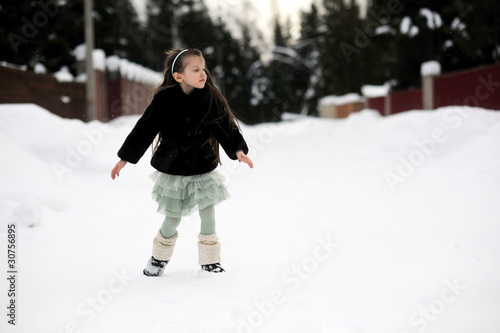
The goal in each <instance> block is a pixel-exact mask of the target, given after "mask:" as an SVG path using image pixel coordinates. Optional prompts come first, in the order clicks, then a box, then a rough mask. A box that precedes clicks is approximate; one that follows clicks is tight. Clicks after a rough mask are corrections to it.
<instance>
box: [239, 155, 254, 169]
mask: <svg viewBox="0 0 500 333" xmlns="http://www.w3.org/2000/svg"><path fill="white" fill-rule="evenodd" d="M236 156H237V157H238V161H240V162H245V163H246V164H248V166H249V167H250V169H252V168H253V162H252V160H251V159H250V157H248V156H247V155H245V153H244V152H243V150H238V151H237V152H236Z"/></svg>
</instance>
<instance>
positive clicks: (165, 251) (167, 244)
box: [153, 230, 178, 260]
mask: <svg viewBox="0 0 500 333" xmlns="http://www.w3.org/2000/svg"><path fill="white" fill-rule="evenodd" d="M177 235H178V234H177V232H176V233H175V235H173V236H172V237H170V238H164V237H163V236H162V234H161V230H158V234H157V235H156V236H155V238H154V239H153V257H154V258H155V259H157V260H170V258H172V255H173V254H174V247H175V242H176V241H177Z"/></svg>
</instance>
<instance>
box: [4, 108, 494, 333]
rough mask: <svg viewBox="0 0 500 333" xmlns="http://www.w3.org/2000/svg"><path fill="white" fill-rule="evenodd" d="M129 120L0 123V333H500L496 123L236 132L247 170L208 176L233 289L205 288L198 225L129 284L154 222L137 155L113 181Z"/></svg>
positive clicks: (383, 123) (371, 117)
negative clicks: (216, 186)
mask: <svg viewBox="0 0 500 333" xmlns="http://www.w3.org/2000/svg"><path fill="white" fill-rule="evenodd" d="M137 119H138V117H137V116H128V117H121V118H119V119H117V120H114V121H112V122H111V123H109V124H102V123H98V122H90V123H83V122H80V121H77V120H68V119H61V118H59V117H57V116H55V115H53V114H51V113H49V112H48V111H46V110H44V109H41V108H40V107H38V106H36V105H29V104H28V105H1V106H0V142H1V147H2V153H3V158H2V164H1V166H0V170H1V172H0V179H1V184H2V187H1V188H0V207H1V210H0V211H1V213H0V215H1V221H2V225H1V226H0V239H1V240H2V242H1V244H2V247H3V249H2V251H3V253H4V254H5V253H6V245H5V244H7V243H6V242H5V241H6V240H7V239H8V236H7V225H16V227H17V234H16V235H17V239H16V241H17V258H16V260H17V269H18V274H17V285H16V288H17V293H16V297H15V301H16V306H17V308H16V314H17V317H16V318H17V319H16V328H17V330H14V327H13V326H12V325H9V324H8V323H7V319H9V318H8V317H5V314H7V313H8V309H6V307H4V312H5V313H4V319H3V320H2V323H1V324H0V325H1V326H2V332H3V331H6V330H7V331H9V332H10V331H17V332H106V331H120V332H134V333H135V332H167V331H168V332H197V333H199V332H240V333H241V332H245V333H248V332H336V333H358V332H359V333H361V332H363V333H366V332H370V333H371V332H381V333H388V332H394V333H403V332H439V333H447V332H450V333H457V332H458V333H459V332H464V333H469V332H482V333H496V332H498V331H499V330H500V321H499V320H498V319H497V318H498V311H499V310H500V283H499V280H498V279H499V267H498V262H499V260H500V243H499V242H498V235H500V221H499V217H500V205H498V198H499V197H500V172H499V170H500V154H499V151H500V112H498V111H489V110H483V109H477V108H468V107H447V108H442V109H439V110H435V111H422V110H419V111H411V112H405V113H401V114H397V115H392V116H389V117H385V118H383V117H380V116H379V115H378V114H377V113H376V112H374V111H370V110H364V111H362V112H359V113H355V114H352V115H351V116H350V117H349V118H347V119H343V120H323V119H315V118H300V117H299V118H290V119H289V120H287V121H284V122H282V123H277V124H262V125H257V126H252V127H250V126H244V125H243V133H244V135H245V137H246V139H247V141H248V143H249V146H250V149H251V154H250V156H251V157H252V158H253V160H254V162H255V167H254V169H253V170H250V169H248V168H246V167H245V166H244V165H242V164H238V163H237V162H234V161H230V160H229V159H228V158H227V157H224V158H223V165H222V167H221V168H220V171H221V172H222V173H223V174H224V176H225V177H226V181H227V184H228V186H229V190H230V192H231V194H232V198H231V199H230V200H229V201H227V202H224V203H222V204H220V205H219V206H218V207H217V210H216V211H217V213H216V214H217V223H218V225H217V230H218V234H219V237H220V239H221V242H222V254H223V264H224V267H225V268H226V269H227V271H228V272H227V273H225V274H221V275H209V274H208V273H204V272H200V270H199V267H198V265H197V249H196V241H197V239H196V236H197V233H198V230H199V217H198V216H197V214H193V215H191V216H189V217H187V218H185V219H184V220H183V222H182V223H181V226H180V227H179V240H178V245H177V247H176V249H175V254H174V257H173V259H172V261H171V262H170V263H169V264H168V267H167V269H166V272H165V275H164V276H163V277H161V278H147V277H144V276H142V273H141V272H142V268H143V266H144V265H145V263H146V261H147V259H148V257H149V256H150V251H151V243H152V238H153V236H154V235H155V233H156V231H157V229H158V228H159V226H160V223H161V221H162V217H161V216H159V215H157V214H156V213H155V209H156V207H155V205H154V203H153V202H152V200H151V199H150V191H151V187H152V185H153V184H152V182H151V181H150V180H149V178H148V175H149V174H150V173H151V172H152V171H153V170H152V168H151V167H150V166H149V159H150V154H149V152H148V153H146V155H145V156H144V157H143V159H142V160H141V161H140V162H139V163H138V164H137V165H127V166H126V167H125V169H123V171H122V173H121V176H120V178H118V179H117V180H115V181H111V179H110V170H111V168H112V167H113V165H114V164H115V163H116V161H117V156H116V151H117V150H118V148H119V147H120V145H121V143H122V142H123V140H124V139H125V136H126V135H127V134H128V132H129V131H130V130H131V128H132V126H133V125H134V123H135V122H136V121H137ZM0 266H1V267H2V269H3V271H4V272H7V270H8V269H7V257H6V256H5V255H4V259H2V264H1V265H0ZM2 281H3V282H2V283H0V288H1V290H2V294H3V295H4V296H3V297H4V305H5V304H7V303H6V301H7V300H6V297H7V296H6V292H7V290H8V289H9V286H8V281H7V280H6V279H2ZM7 302H8V301H7Z"/></svg>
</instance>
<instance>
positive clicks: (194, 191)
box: [151, 170, 230, 217]
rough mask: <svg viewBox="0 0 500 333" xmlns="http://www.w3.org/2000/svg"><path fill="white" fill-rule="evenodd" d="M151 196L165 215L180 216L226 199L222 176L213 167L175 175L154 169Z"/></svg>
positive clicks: (159, 210) (226, 194)
mask: <svg viewBox="0 0 500 333" xmlns="http://www.w3.org/2000/svg"><path fill="white" fill-rule="evenodd" d="M151 178H152V179H153V180H154V182H155V185H154V186H153V191H152V193H151V194H152V197H153V199H154V200H155V201H156V203H157V204H158V210H157V212H158V213H160V214H163V215H165V216H169V217H182V216H185V215H189V214H191V213H192V212H193V211H195V210H196V209H203V208H205V207H208V206H210V205H216V204H218V203H219V202H221V201H224V200H226V199H229V197H230V195H229V193H228V192H227V189H226V186H225V185H224V183H223V182H224V178H223V177H222V175H221V174H220V173H218V172H217V171H216V170H213V171H210V172H208V173H204V174H201V175H194V176H176V175H170V174H166V173H163V172H160V171H155V172H154V173H153V174H152V175H151Z"/></svg>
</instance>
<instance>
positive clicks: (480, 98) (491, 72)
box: [434, 63, 500, 110]
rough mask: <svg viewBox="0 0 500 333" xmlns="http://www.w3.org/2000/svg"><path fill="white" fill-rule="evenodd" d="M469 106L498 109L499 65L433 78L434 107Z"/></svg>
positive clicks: (499, 98)
mask: <svg viewBox="0 0 500 333" xmlns="http://www.w3.org/2000/svg"><path fill="white" fill-rule="evenodd" d="M447 105H469V106H478V107H482V108H485V109H494V110H498V109H500V63H497V64H495V65H492V66H487V67H480V68H476V69H473V70H468V71H461V72H455V73H449V74H444V75H441V76H439V77H435V78H434V107H435V108H438V107H441V106H447Z"/></svg>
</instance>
